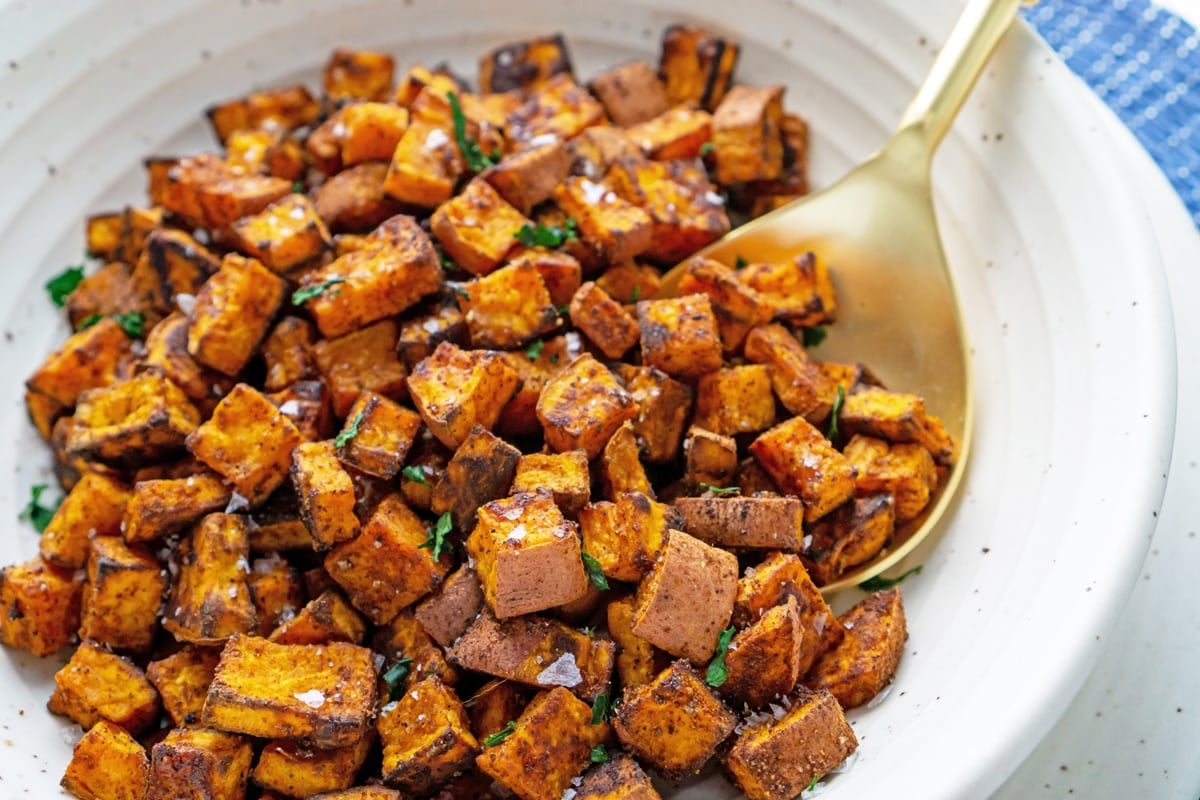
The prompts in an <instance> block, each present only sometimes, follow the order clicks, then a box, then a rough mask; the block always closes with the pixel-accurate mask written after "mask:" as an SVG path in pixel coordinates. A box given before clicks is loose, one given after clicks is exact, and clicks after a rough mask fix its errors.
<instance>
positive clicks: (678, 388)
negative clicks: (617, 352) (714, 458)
mask: <svg viewBox="0 0 1200 800" xmlns="http://www.w3.org/2000/svg"><path fill="white" fill-rule="evenodd" d="M614 370H615V371H616V374H617V376H618V377H620V379H621V380H622V381H623V382H624V384H625V388H626V389H627V390H628V391H629V393H630V394H631V395H633V399H634V401H636V403H637V405H638V416H637V419H635V420H634V421H633V432H634V435H635V436H636V437H637V442H638V449H639V450H640V452H641V456H642V459H643V460H645V461H647V462H648V463H651V464H661V463H664V462H667V461H671V460H673V459H674V458H675V457H676V456H677V455H678V454H679V447H680V443H681V442H682V441H683V431H684V428H685V427H686V425H687V419H688V417H689V416H690V415H691V411H692V389H691V388H690V387H689V386H688V385H687V384H685V383H681V382H679V381H677V380H675V379H674V378H671V377H670V376H668V375H667V374H666V373H665V372H663V371H662V370H660V369H657V368H655V367H633V366H630V365H627V364H619V365H616V366H615V367H614Z"/></svg>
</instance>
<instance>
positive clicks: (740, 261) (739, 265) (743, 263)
mask: <svg viewBox="0 0 1200 800" xmlns="http://www.w3.org/2000/svg"><path fill="white" fill-rule="evenodd" d="M749 264H750V262H749V261H747V260H746V257H745V256H738V257H737V258H736V259H734V261H733V268H734V269H745V268H746V267H747V266H748V265H749Z"/></svg>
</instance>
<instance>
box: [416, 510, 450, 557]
mask: <svg viewBox="0 0 1200 800" xmlns="http://www.w3.org/2000/svg"><path fill="white" fill-rule="evenodd" d="M453 527H454V522H453V520H452V519H451V517H450V512H449V511H447V512H446V513H445V514H442V515H441V516H440V517H438V521H437V524H435V525H434V526H433V530H431V531H430V532H429V538H428V539H426V540H425V541H424V542H422V543H421V544H420V545H419V547H421V548H422V549H424V550H432V551H433V560H434V561H437V560H438V559H439V558H441V557H442V550H443V549H445V547H446V534H447V533H449V532H450V529H451V528H453Z"/></svg>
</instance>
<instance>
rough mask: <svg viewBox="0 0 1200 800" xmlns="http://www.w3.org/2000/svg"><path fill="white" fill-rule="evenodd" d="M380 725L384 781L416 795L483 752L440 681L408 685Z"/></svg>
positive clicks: (381, 717)
mask: <svg viewBox="0 0 1200 800" xmlns="http://www.w3.org/2000/svg"><path fill="white" fill-rule="evenodd" d="M576 702H578V701H576ZM376 727H377V728H378V730H379V738H380V739H381V740H382V743H383V780H384V782H385V783H387V784H388V785H389V786H395V787H396V788H398V789H400V790H402V791H405V792H408V793H409V794H413V795H420V796H424V795H427V794H429V793H430V792H431V791H433V790H434V789H436V788H437V787H438V786H439V785H440V784H442V783H444V782H445V781H447V780H449V779H450V778H451V777H453V776H455V775H457V774H458V773H460V772H462V771H463V770H465V769H467V768H468V767H470V765H471V763H472V762H473V761H474V759H475V754H476V753H477V752H479V743H478V742H477V741H476V740H475V736H474V734H472V733H471V723H470V721H469V720H468V719H467V713H466V710H465V709H464V708H463V705H462V702H461V701H459V699H458V697H457V696H456V695H455V694H454V691H453V690H451V689H450V688H448V687H447V686H446V685H445V684H443V683H442V682H441V681H440V680H438V679H437V678H436V677H432V678H426V679H425V680H423V681H420V682H418V683H416V684H415V685H413V686H411V687H409V688H408V690H407V691H405V693H404V694H403V695H402V696H401V697H400V698H399V701H398V702H396V703H392V704H389V705H388V706H387V707H385V709H384V711H383V712H382V713H381V714H380V715H379V721H378V722H376Z"/></svg>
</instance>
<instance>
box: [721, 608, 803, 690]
mask: <svg viewBox="0 0 1200 800" xmlns="http://www.w3.org/2000/svg"><path fill="white" fill-rule="evenodd" d="M804 633H805V632H804V629H803V628H802V627H801V624H800V610H799V606H798V605H797V603H796V599H795V598H794V597H789V598H788V599H787V602H786V603H784V604H783V605H779V606H775V607H774V608H771V609H768V610H767V611H766V612H765V613H764V614H763V615H762V616H761V617H759V618H758V619H757V620H755V621H754V623H753V624H752V625H751V626H750V627H748V628H746V629H745V630H743V631H740V632H739V633H738V634H737V635H736V636H734V637H733V641H732V642H731V643H730V645H729V649H728V650H727V651H726V653H725V669H726V671H727V677H726V679H725V683H723V684H722V685H721V687H720V689H719V691H720V693H721V695H722V696H723V697H730V698H734V699H736V700H738V701H740V702H742V703H745V704H746V705H747V706H749V707H750V708H762V707H763V706H765V705H767V703H769V702H771V701H772V700H775V699H776V698H779V697H783V696H785V695H787V694H789V693H790V692H791V691H792V689H794V688H795V686H796V681H798V680H799V679H800V677H801V676H800V656H801V651H802V645H803V641H804Z"/></svg>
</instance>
